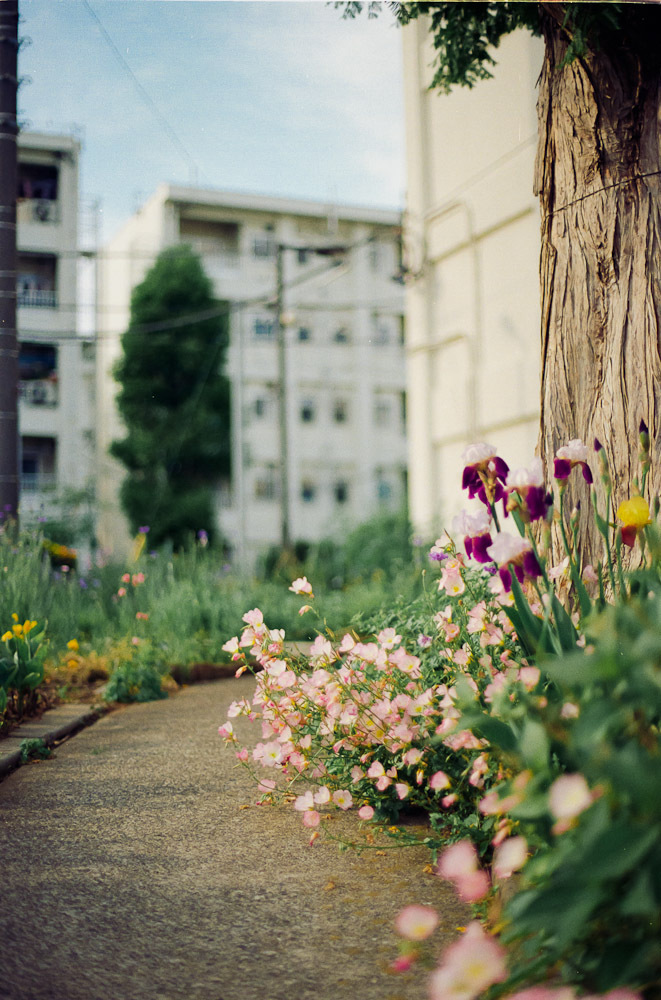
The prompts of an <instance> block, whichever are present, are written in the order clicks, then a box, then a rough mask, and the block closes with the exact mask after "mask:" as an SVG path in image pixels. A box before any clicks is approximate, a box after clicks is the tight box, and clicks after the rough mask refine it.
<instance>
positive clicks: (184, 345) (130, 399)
mask: <svg viewBox="0 0 661 1000" xmlns="http://www.w3.org/2000/svg"><path fill="white" fill-rule="evenodd" d="M228 312H229V310H228V308H227V305H226V304H223V303H220V302H218V301H217V300H216V299H215V298H214V295H213V287H212V283H211V281H210V279H209V278H208V277H207V275H206V274H205V272H204V269H203V267H202V264H201V261H200V259H199V257H197V256H196V255H195V254H194V253H193V251H192V250H191V248H190V247H188V246H177V247H172V248H169V249H167V250H165V251H163V252H162V253H161V254H160V256H159V257H158V258H157V260H156V262H155V264H154V266H153V267H152V268H151V270H150V271H149V272H148V273H147V275H146V277H145V279H144V280H143V281H142V282H141V284H139V285H137V286H136V287H135V288H134V290H133V294H132V297H131V319H130V324H129V328H128V330H127V331H126V332H125V333H124V334H123V336H122V341H121V343H122V351H123V353H122V357H121V358H120V360H119V362H118V363H117V365H116V367H115V378H116V380H117V381H118V382H119V383H120V386H121V389H120V391H119V394H118V396H117V405H118V408H119V412H120V414H121V416H122V418H123V420H124V424H125V427H126V436H125V437H124V438H123V439H122V440H120V441H113V443H112V445H111V447H110V452H111V454H112V455H114V456H115V457H116V458H118V459H119V460H120V461H121V462H122V463H123V464H124V465H125V466H126V468H127V470H128V475H127V476H126V478H125V480H124V482H123V483H122V487H121V492H120V497H121V502H122V506H123V509H124V512H125V514H126V516H127V518H128V520H129V523H130V526H131V529H132V531H134V532H135V531H137V530H138V528H139V527H141V526H145V525H148V526H149V529H150V534H149V541H150V544H151V545H154V546H158V545H160V544H161V543H162V542H164V541H170V542H172V544H173V545H174V546H175V547H179V546H181V545H183V544H185V542H186V539H187V538H188V537H190V535H191V533H194V532H198V531H200V530H202V529H203V530H205V531H206V532H207V533H208V534H209V535H210V536H211V535H213V532H214V524H215V516H214V503H213V492H214V486H215V485H216V484H217V483H218V481H219V480H220V479H221V478H223V477H225V476H227V475H228V473H229V468H230V432H229V420H230V404H229V383H228V380H227V378H226V376H225V375H224V374H223V362H224V357H225V352H226V349H227V344H228V339H229V335H228V330H229V320H228Z"/></svg>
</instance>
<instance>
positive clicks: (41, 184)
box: [16, 163, 57, 202]
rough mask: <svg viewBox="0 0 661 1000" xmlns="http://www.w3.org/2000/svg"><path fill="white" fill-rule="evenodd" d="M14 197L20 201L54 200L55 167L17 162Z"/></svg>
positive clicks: (55, 184) (55, 186)
mask: <svg viewBox="0 0 661 1000" xmlns="http://www.w3.org/2000/svg"><path fill="white" fill-rule="evenodd" d="M16 197H17V198H18V200H19V201H20V200H21V199H23V198H25V199H27V200H29V201H44V202H46V201H55V200H56V199H57V167H52V166H48V165H46V164H41V163H19V165H18V179H17V189H16Z"/></svg>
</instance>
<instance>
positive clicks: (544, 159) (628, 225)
mask: <svg viewBox="0 0 661 1000" xmlns="http://www.w3.org/2000/svg"><path fill="white" fill-rule="evenodd" d="M542 7H543V15H542V16H543V20H544V24H543V28H544V36H545V42H546V56H545V60H544V66H543V69H542V75H541V80H540V96H539V102H538V117H539V148H538V154H537V164H536V168H535V191H536V193H537V194H538V195H539V197H540V207H541V217H542V250H541V261H540V273H541V296H542V330H541V348H542V368H541V370H542V388H541V429H540V441H539V452H540V455H541V456H542V458H543V459H544V462H545V464H546V467H547V471H548V473H549V475H550V476H552V474H553V457H554V454H555V452H556V450H557V449H558V447H560V446H562V445H564V444H566V443H567V442H568V441H569V440H570V439H573V438H581V439H582V440H583V441H584V442H585V444H586V445H588V449H589V452H590V465H591V468H592V471H593V473H594V477H595V486H596V487H597V490H598V493H600V494H601V496H602V501H601V509H602V511H603V488H602V487H601V484H600V483H599V463H598V461H597V456H596V455H594V452H593V451H592V448H593V442H594V439H595V438H597V439H598V440H599V441H600V442H601V443H602V444H603V445H604V448H605V451H606V455H607V457H608V461H609V464H610V470H611V476H612V480H613V485H614V497H615V509H617V505H618V503H619V502H620V501H621V500H623V499H625V498H626V497H628V496H629V495H630V493H631V484H632V481H633V478H634V476H635V475H637V474H639V467H638V451H639V439H638V428H639V424H640V421H641V419H642V420H644V421H645V422H646V424H647V425H648V427H649V430H650V438H651V469H650V475H649V480H648V490H646V493H647V494H648V499H649V497H650V496H651V497H654V496H656V495H657V494H658V493H659V492H661V462H660V461H659V460H660V458H661V454H660V453H661V439H660V437H659V429H660V428H659V420H660V416H661V406H660V403H661V377H660V376H661V358H660V342H659V336H660V330H661V280H660V268H661V212H660V207H661V176H660V171H661V142H660V138H659V125H658V122H659V114H660V100H661V72H660V71H659V68H658V66H657V67H653V68H651V69H648V68H646V65H645V60H644V59H642V58H641V57H640V56H638V55H637V54H636V53H635V52H634V51H632V49H631V47H629V48H627V46H625V45H619V46H617V47H616V46H615V45H612V46H610V47H607V46H604V47H602V48H600V49H598V50H596V51H594V52H592V53H590V54H589V55H587V56H585V57H584V58H577V59H574V61H573V62H571V63H569V64H568V65H567V66H564V67H562V66H561V65H560V64H561V62H562V59H563V56H564V55H565V53H566V50H567V45H568V40H569V39H568V37H567V36H566V34H565V31H564V29H563V28H562V24H561V17H562V5H561V4H544V5H542ZM657 37H658V36H657ZM588 497H589V489H588V487H587V485H586V484H585V483H584V481H583V479H582V477H581V476H580V473H579V472H578V470H575V471H574V472H573V473H572V476H571V477H570V487H569V491H568V496H567V504H568V507H569V509H571V507H573V506H574V505H575V504H576V503H577V501H578V500H580V501H581V508H582V512H583V514H582V516H581V519H580V521H581V528H580V532H579V539H580V541H579V544H580V547H581V550H582V552H583V556H584V560H585V562H593V561H595V560H597V559H598V558H599V555H600V553H601V543H600V542H599V540H598V536H597V535H596V533H595V529H594V525H593V522H592V518H591V517H590V516H589V515H587V513H586V512H587V508H588Z"/></svg>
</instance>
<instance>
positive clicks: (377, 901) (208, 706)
mask: <svg viewBox="0 0 661 1000" xmlns="http://www.w3.org/2000/svg"><path fill="white" fill-rule="evenodd" d="M253 684H254V681H253V680H252V678H250V677H244V678H241V679H240V680H238V681H237V680H231V681H220V682H217V683H215V684H205V685H199V686H195V687H191V688H188V689H185V690H183V691H182V692H181V693H180V694H178V695H177V696H176V697H173V698H170V699H168V700H167V701H160V702H151V703H149V704H146V705H135V706H131V707H130V708H126V709H121V710H118V711H116V712H114V713H112V714H111V715H108V716H106V717H105V718H103V719H101V720H100V721H99V722H97V723H96V724H95V725H94V726H92V727H91V728H90V729H87V730H85V731H83V732H81V733H79V734H78V735H77V736H76V737H75V738H73V739H72V740H70V741H69V742H67V743H65V744H63V745H62V746H60V747H59V748H58V749H57V751H56V753H55V756H54V758H53V759H51V760H49V761H43V762H40V763H37V764H32V765H28V766H25V767H22V768H21V769H20V770H19V771H16V772H15V773H14V774H12V775H10V776H9V777H8V778H7V779H6V780H5V781H4V782H3V783H2V784H1V785H0V858H2V869H1V870H2V886H1V890H0V954H1V956H2V957H1V959H0V997H1V998H3V1000H313V998H314V1000H423V998H425V996H426V987H425V982H424V978H425V977H424V974H422V975H417V974H416V975H413V974H411V973H408V974H406V975H404V976H393V975H392V974H390V973H389V972H388V971H387V966H388V962H389V961H390V960H391V959H392V958H393V957H394V956H395V954H396V938H395V935H394V934H393V930H392V925H393V920H394V917H395V915H396V914H397V912H398V911H399V910H400V909H401V908H402V906H405V905H407V904H408V903H412V902H425V903H429V904H432V905H434V906H436V907H437V908H438V909H439V910H440V912H441V921H442V925H441V927H440V928H439V930H438V932H437V935H436V944H437V946H438V948H439V949H440V947H441V946H442V945H443V944H444V943H447V942H448V941H449V940H450V939H451V938H452V937H454V936H455V935H456V927H457V925H458V924H462V923H466V920H467V919H468V918H467V914H466V911H465V908H463V907H462V906H461V905H460V904H458V903H457V901H456V899H455V896H454V893H453V891H452V890H451V889H450V888H449V887H448V886H447V885H446V884H444V883H442V882H441V881H440V880H438V879H437V878H436V877H435V876H433V875H430V874H428V873H426V872H425V870H424V868H425V864H426V863H427V862H428V860H429V858H428V854H427V852H426V851H425V850H424V849H417V848H415V849H407V850H401V851H387V852H386V853H385V854H383V855H382V854H377V853H376V852H375V851H366V852H363V853H362V854H360V855H359V854H356V853H355V852H353V851H348V852H341V851H339V850H338V848H337V845H336V844H335V843H333V842H332V841H330V840H319V841H317V842H316V843H315V845H314V846H313V847H309V846H308V840H309V831H306V830H305V829H304V828H303V827H302V825H301V822H300V817H299V816H298V815H297V814H296V813H294V812H293V810H292V809H291V808H290V807H287V806H274V807H268V806H262V807H257V806H255V804H254V803H255V789H254V785H253V783H252V780H251V779H250V777H249V775H248V774H247V773H246V772H245V771H244V769H243V768H240V767H237V766H236V761H235V758H234V756H233V754H232V753H231V751H229V750H227V749H226V748H225V747H224V745H223V743H222V741H221V739H220V737H219V736H218V735H217V729H218V725H219V724H220V723H221V722H223V721H224V720H225V717H226V709H227V705H228V704H229V702H230V701H232V700H234V699H235V698H239V697H242V696H244V695H248V696H249V695H250V692H251V689H252V686H253ZM238 722H239V723H241V725H239V726H236V727H235V728H236V729H237V731H238V732H239V735H240V737H241V738H244V739H246V740H254V739H255V738H257V736H258V733H257V727H254V726H251V725H250V724H249V723H247V722H246V721H245V720H238ZM246 806H248V808H245V807H246ZM242 807H243V808H242ZM332 825H333V830H334V832H337V833H341V834H343V835H344V836H346V837H348V838H351V837H352V836H353V835H355V833H356V831H357V828H358V821H357V819H356V816H355V813H354V814H351V813H350V814H347V815H342V816H341V817H339V818H338V819H337V820H336V821H334V823H333V824H332Z"/></svg>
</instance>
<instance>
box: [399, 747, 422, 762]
mask: <svg viewBox="0 0 661 1000" xmlns="http://www.w3.org/2000/svg"><path fill="white" fill-rule="evenodd" d="M422 758H423V752H422V750H418V749H417V748H416V747H411V749H410V750H407V751H406V753H405V754H404V756H403V758H402V760H403V762H404V763H405V764H417V763H418V761H419V760H422Z"/></svg>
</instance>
